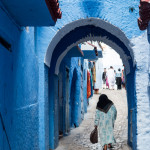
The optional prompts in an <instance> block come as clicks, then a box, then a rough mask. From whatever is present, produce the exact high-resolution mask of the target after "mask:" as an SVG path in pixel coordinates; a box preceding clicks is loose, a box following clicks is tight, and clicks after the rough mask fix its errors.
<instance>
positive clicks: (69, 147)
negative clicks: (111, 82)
mask: <svg viewBox="0 0 150 150" xmlns="http://www.w3.org/2000/svg"><path fill="white" fill-rule="evenodd" d="M100 93H103V94H106V95H107V96H108V98H109V99H110V100H112V101H113V102H114V104H115V106H116V108H117V120H116V122H115V129H114V134H115V139H116V143H115V145H114V147H115V148H114V149H115V150H129V148H128V146H127V118H128V117H127V99H126V91H125V90H124V89H123V90H102V91H100ZM98 97H99V94H97V95H94V96H93V98H92V99H90V105H89V107H88V113H87V114H85V117H84V121H83V122H82V123H81V125H80V127H78V128H75V129H72V130H71V133H70V135H69V136H66V137H64V138H62V139H61V140H60V142H59V146H58V148H57V149H56V150H102V147H101V145H100V144H91V142H90V140H89V137H90V133H91V131H92V130H93V129H94V119H95V108H96V104H97V101H98ZM99 140H100V139H99Z"/></svg>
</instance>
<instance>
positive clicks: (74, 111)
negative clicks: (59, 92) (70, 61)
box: [70, 68, 78, 128]
mask: <svg viewBox="0 0 150 150" xmlns="http://www.w3.org/2000/svg"><path fill="white" fill-rule="evenodd" d="M76 81H77V69H76V68H75V69H74V71H73V78H72V82H71V94H70V111H71V112H70V114H71V120H70V126H71V127H75V128H76V127H77V122H78V105H77V104H78V101H77V82H76Z"/></svg>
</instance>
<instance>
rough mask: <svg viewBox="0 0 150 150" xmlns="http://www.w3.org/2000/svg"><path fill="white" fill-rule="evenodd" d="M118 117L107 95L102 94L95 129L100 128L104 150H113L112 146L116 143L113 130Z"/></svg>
mask: <svg viewBox="0 0 150 150" xmlns="http://www.w3.org/2000/svg"><path fill="white" fill-rule="evenodd" d="M116 117H117V110H116V107H115V106H114V104H113V102H112V101H111V100H109V99H108V97H107V96H106V95H105V94H102V95H101V96H100V97H99V101H98V103H97V107H96V115H95V128H97V127H98V128H99V135H100V142H101V146H102V147H103V150H107V148H112V144H113V143H115V138H114V133H113V130H114V122H115V120H116Z"/></svg>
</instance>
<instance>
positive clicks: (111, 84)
mask: <svg viewBox="0 0 150 150" xmlns="http://www.w3.org/2000/svg"><path fill="white" fill-rule="evenodd" d="M107 77H108V83H109V89H113V90H114V86H115V80H116V79H115V73H114V69H113V67H112V66H110V69H109V70H108V73H107Z"/></svg>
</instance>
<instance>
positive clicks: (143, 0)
mask: <svg viewBox="0 0 150 150" xmlns="http://www.w3.org/2000/svg"><path fill="white" fill-rule="evenodd" d="M139 15H140V17H139V18H138V25H139V28H140V30H146V29H147V27H148V22H149V21H150V0H140V5H139Z"/></svg>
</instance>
